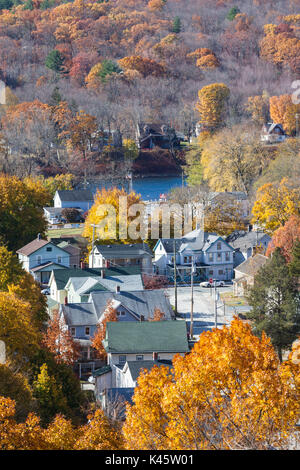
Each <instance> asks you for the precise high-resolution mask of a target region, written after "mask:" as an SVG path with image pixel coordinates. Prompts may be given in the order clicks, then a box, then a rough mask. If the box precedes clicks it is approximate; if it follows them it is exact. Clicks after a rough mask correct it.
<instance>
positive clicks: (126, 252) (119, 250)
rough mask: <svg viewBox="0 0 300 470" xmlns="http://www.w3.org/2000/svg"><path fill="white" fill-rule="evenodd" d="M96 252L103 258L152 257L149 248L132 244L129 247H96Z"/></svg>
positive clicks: (121, 245)
mask: <svg viewBox="0 0 300 470" xmlns="http://www.w3.org/2000/svg"><path fill="white" fill-rule="evenodd" d="M96 248H97V250H98V251H99V253H101V255H103V256H104V258H105V257H110V258H111V257H113V258H118V257H123V256H149V255H150V256H152V252H151V249H150V247H149V246H148V245H147V244H146V243H145V244H143V243H134V244H130V245H124V244H118V245H96Z"/></svg>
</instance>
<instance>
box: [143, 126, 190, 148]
mask: <svg viewBox="0 0 300 470" xmlns="http://www.w3.org/2000/svg"><path fill="white" fill-rule="evenodd" d="M182 140H184V136H183V135H181V134H179V133H178V132H176V131H175V129H174V128H172V127H170V126H168V125H166V124H158V123H151V124H148V123H140V124H138V126H137V132H136V143H137V145H138V148H139V149H150V150H151V149H153V148H155V147H160V148H162V149H171V148H173V149H174V148H180V142H181V141H182Z"/></svg>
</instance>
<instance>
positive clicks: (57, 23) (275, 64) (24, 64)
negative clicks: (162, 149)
mask: <svg viewBox="0 0 300 470" xmlns="http://www.w3.org/2000/svg"><path fill="white" fill-rule="evenodd" d="M299 7H300V1H299V0H289V1H271V0H264V1H263V0H246V1H241V0H236V1H234V2H233V1H231V0H227V1H225V0H209V1H204V0H193V1H192V0H189V1H187V0H126V1H125V0H110V1H104V0H103V1H101V0H75V1H73V2H65V1H64V2H62V1H60V0H42V1H41V0H26V1H22V0H3V1H2V2H1V3H0V47H1V55H0V78H1V79H2V80H3V81H4V82H5V84H6V87H7V93H6V96H7V100H6V104H5V105H2V106H1V154H0V170H1V171H5V172H8V173H9V172H12V169H15V163H16V161H17V162H18V171H20V172H21V174H22V175H23V174H24V173H25V174H31V173H43V174H44V175H53V174H56V173H60V172H65V171H68V172H71V173H74V174H76V173H80V172H82V171H83V170H84V169H85V170H86V171H87V172H88V174H95V172H96V173H97V172H101V171H103V168H104V167H103V165H104V164H105V163H107V162H110V163H112V171H113V167H114V165H115V164H117V163H116V162H118V161H119V160H120V158H121V159H122V158H124V154H125V153H126V148H131V149H132V141H133V140H134V139H135V130H136V126H137V124H138V123H140V122H161V123H168V124H169V125H170V126H171V127H173V128H175V129H176V130H178V131H179V132H181V133H183V134H184V135H186V136H188V137H189V136H190V135H191V132H192V130H193V128H194V126H195V123H197V122H198V121H199V119H200V117H201V107H200V108H199V104H198V106H197V99H198V92H199V90H202V89H203V88H204V87H205V86H207V85H209V84H213V83H215V84H218V83H219V84H224V86H226V100H227V101H228V103H226V113H225V115H224V116H222V119H223V121H224V122H222V124H225V126H227V127H231V126H234V125H235V124H237V123H240V122H246V123H247V122H249V123H250V122H251V123H254V124H255V125H257V126H261V123H262V121H264V120H265V117H266V106H265V103H266V100H267V101H269V100H270V99H271V98H272V100H270V105H271V106H270V109H269V111H270V112H271V117H272V119H280V120H281V121H283V124H284V125H285V127H286V129H287V132H291V133H293V132H295V123H294V122H293V120H294V117H293V116H294V115H293V112H292V116H291V113H290V114H289V111H288V112H286V109H287V104H286V102H287V99H288V98H286V97H288V96H289V95H290V94H291V93H292V91H293V90H292V89H291V84H292V82H293V81H294V80H296V79H297V77H298V76H299V73H300V37H299V34H300V33H299V27H300V15H299V14H297V13H298V12H299ZM227 90H228V91H227ZM224 96H225V95H224ZM289 109H290V108H289ZM202 111H203V109H202ZM219 118H220V116H219V115H215V116H213V121H212V122H213V123H215V122H217V121H218V119H219ZM216 120H217V121H216ZM107 129H108V130H114V131H116V132H120V133H121V134H122V136H123V139H124V140H125V144H124V147H125V148H122V149H118V148H117V149H116V148H115V147H113V146H112V145H111V142H109V145H107V146H105V148H104V149H102V150H101V151H95V140H96V139H97V138H98V137H99V133H101V132H103V131H104V130H107ZM8 149H9V151H8ZM152 152H153V151H152ZM154 153H155V152H154ZM127 154H128V152H127ZM129 154H132V155H133V154H134V152H129ZM148 158H149V159H151V158H152V156H151V152H150V154H149V155H148ZM153 158H154V161H155V159H157V155H154V156H153ZM177 158H178V162H177V163H178V164H181V163H182V155H179V156H178V155H176V154H175V161H176V159H177ZM171 160H172V159H170V158H169V162H168V161H166V162H163V161H162V166H163V165H165V166H166V167H168V165H171V166H172V163H170V162H171ZM146 166H147V158H145V156H144V157H143V158H142V160H141V161H139V163H137V168H138V169H139V170H138V171H139V172H141V171H142V169H141V167H144V168H146ZM173 166H174V164H173ZM175 166H176V164H175ZM161 170H162V171H163V170H164V168H161Z"/></svg>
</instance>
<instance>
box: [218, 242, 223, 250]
mask: <svg viewBox="0 0 300 470" xmlns="http://www.w3.org/2000/svg"><path fill="white" fill-rule="evenodd" d="M221 249H222V243H221V242H218V243H217V250H221Z"/></svg>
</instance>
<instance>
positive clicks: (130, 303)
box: [89, 289, 174, 320]
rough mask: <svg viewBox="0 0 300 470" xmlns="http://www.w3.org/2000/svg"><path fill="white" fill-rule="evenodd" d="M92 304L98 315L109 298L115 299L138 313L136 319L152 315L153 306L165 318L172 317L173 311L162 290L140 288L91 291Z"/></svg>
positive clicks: (169, 318) (134, 313)
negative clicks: (137, 289)
mask: <svg viewBox="0 0 300 470" xmlns="http://www.w3.org/2000/svg"><path fill="white" fill-rule="evenodd" d="M89 300H91V301H92V302H93V304H94V306H95V311H96V312H97V313H99V317H100V315H101V314H102V312H103V311H104V310H105V308H106V306H107V302H108V301H110V300H116V301H118V302H120V303H121V305H122V306H123V307H124V308H125V309H126V310H128V311H129V312H131V313H132V314H133V315H134V316H136V315H138V319H139V318H140V317H141V315H143V316H144V318H145V320H147V319H148V318H149V317H153V314H154V310H155V308H159V310H160V311H161V312H164V314H165V317H166V319H167V320H171V319H172V318H174V312H173V310H172V307H171V304H170V301H169V299H168V298H167V297H166V295H165V293H164V291H163V290H141V291H129V292H126V291H122V289H121V291H120V292H118V293H116V292H92V293H91V294H90V299H89Z"/></svg>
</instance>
